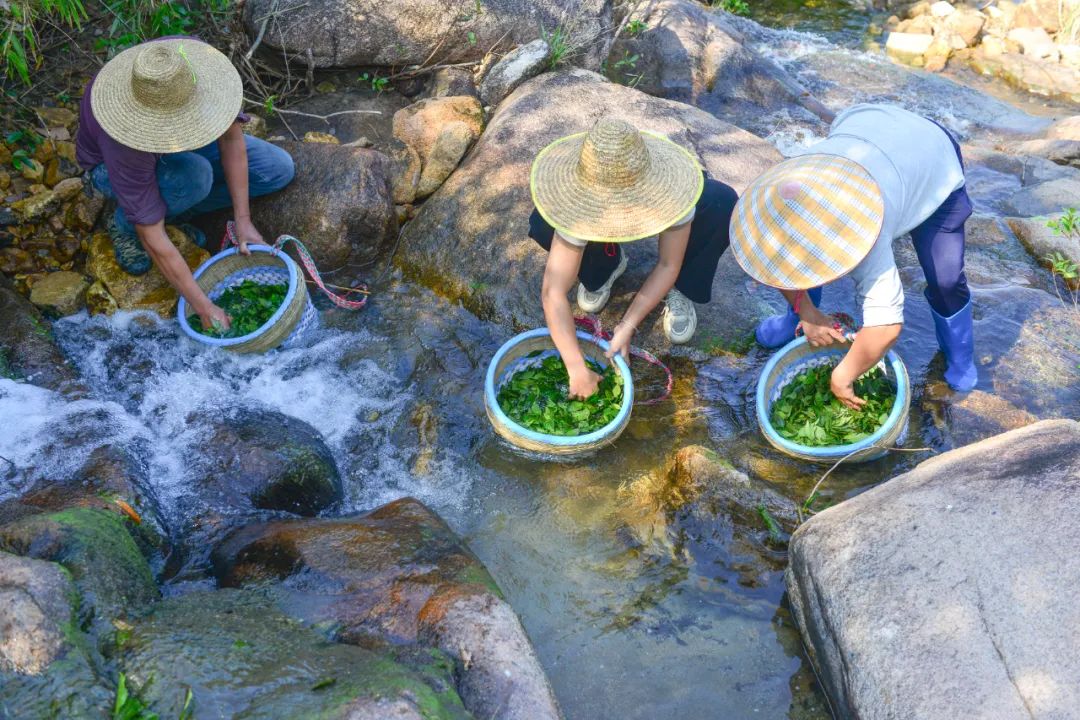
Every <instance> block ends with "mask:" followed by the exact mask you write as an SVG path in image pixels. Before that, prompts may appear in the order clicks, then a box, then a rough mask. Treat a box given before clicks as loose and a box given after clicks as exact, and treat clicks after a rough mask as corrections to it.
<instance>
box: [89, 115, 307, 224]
mask: <svg viewBox="0 0 1080 720" xmlns="http://www.w3.org/2000/svg"><path fill="white" fill-rule="evenodd" d="M244 142H245V144H246V146H247V156H248V196H249V197H259V196H260V195H268V194H269V193H272V192H275V191H277V190H280V189H281V188H283V187H285V186H286V185H288V184H289V181H291V180H292V178H293V160H292V157H291V156H290V155H289V153H287V152H285V151H284V150H282V149H281V148H279V147H278V146H276V145H271V144H270V143H268V142H266V141H265V140H260V139H258V138H255V137H251V136H250V135H245V136H244ZM90 180H91V182H93V183H94V186H95V187H96V188H97V189H98V190H100V191H101V192H102V193H104V194H105V196H106V197H108V198H113V199H115V198H116V195H115V194H114V193H113V190H112V186H111V185H110V184H109V173H108V170H106V169H105V164H104V163H101V164H100V165H97V166H95V167H94V168H93V169H92V170H90ZM157 181H158V191H159V192H160V193H161V199H162V200H164V201H165V207H166V212H165V220H166V221H173V220H178V219H179V220H182V219H185V218H188V217H194V216H195V215H200V214H202V213H205V212H210V211H211V210H220V209H221V208H226V207H229V206H231V205H232V197H230V195H229V187H228V185H226V183H225V170H224V169H223V168H222V166H221V153H220V152H219V151H218V144H217V142H212V143H210V144H209V145H207V146H206V147H201V148H199V149H198V150H192V151H191V152H182V153H170V154H168V155H162V156H161V157H159V158H158V161H157ZM115 219H116V224H117V226H119V227H120V229H122V230H125V231H127V232H132V233H133V232H135V226H134V225H132V223H131V222H129V221H128V219H127V216H126V215H124V211H123V209H122V208H120V207H119V206H117V208H116V215H115Z"/></svg>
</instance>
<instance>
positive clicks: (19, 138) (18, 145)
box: [4, 129, 44, 170]
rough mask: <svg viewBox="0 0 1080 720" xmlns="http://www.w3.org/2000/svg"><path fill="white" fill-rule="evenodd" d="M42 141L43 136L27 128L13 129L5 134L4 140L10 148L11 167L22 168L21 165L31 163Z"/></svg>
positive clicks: (27, 165)
mask: <svg viewBox="0 0 1080 720" xmlns="http://www.w3.org/2000/svg"><path fill="white" fill-rule="evenodd" d="M43 141H44V138H42V137H41V136H40V135H38V134H37V133H36V132H34V131H33V130H28V129H22V130H15V131H14V132H9V133H8V134H7V135H5V136H4V142H5V143H6V144H7V146H8V147H9V148H11V167H13V168H15V169H16V170H22V169H23V167H29V166H31V165H33V162H34V158H33V155H34V152H35V151H36V150H37V149H38V146H39V145H41V143H42V142H43Z"/></svg>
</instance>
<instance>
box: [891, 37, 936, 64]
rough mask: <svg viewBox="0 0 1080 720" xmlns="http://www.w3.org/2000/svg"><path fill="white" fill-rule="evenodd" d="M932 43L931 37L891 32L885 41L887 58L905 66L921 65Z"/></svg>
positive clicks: (932, 38)
mask: <svg viewBox="0 0 1080 720" xmlns="http://www.w3.org/2000/svg"><path fill="white" fill-rule="evenodd" d="M933 43H934V37H933V35H923V34H922V33H906V32H892V33H889V39H888V40H886V41H885V51H886V52H887V53H888V54H889V57H891V58H894V59H895V60H898V61H900V62H902V63H905V64H907V65H916V66H918V65H922V63H923V56H924V55H926V53H927V51H928V50H929V49H930V46H931V45H932V44H933Z"/></svg>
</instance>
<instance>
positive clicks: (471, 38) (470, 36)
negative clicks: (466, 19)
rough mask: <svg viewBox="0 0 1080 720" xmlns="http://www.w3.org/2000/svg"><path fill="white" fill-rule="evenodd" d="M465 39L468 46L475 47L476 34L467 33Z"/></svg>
mask: <svg viewBox="0 0 1080 720" xmlns="http://www.w3.org/2000/svg"><path fill="white" fill-rule="evenodd" d="M465 39H466V40H468V41H469V44H470V45H475V44H476V33H474V32H473V31H472V30H470V31H469V32H467V33H465Z"/></svg>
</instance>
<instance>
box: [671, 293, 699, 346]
mask: <svg viewBox="0 0 1080 720" xmlns="http://www.w3.org/2000/svg"><path fill="white" fill-rule="evenodd" d="M696 330H697V310H695V309H694V303H692V302H690V299H689V298H687V297H686V296H685V295H683V294H682V293H681V292H679V291H678V290H676V289H675V288H672V289H671V290H670V291H669V292H668V294H667V300H666V307H665V308H664V333H665V334H666V335H667V337H668V340H670V341H671V342H672V343H674V344H676V345H683V344H685V343H688V342H690V338H692V337H694V332H695V331H696Z"/></svg>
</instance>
